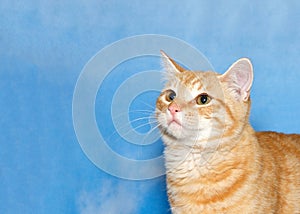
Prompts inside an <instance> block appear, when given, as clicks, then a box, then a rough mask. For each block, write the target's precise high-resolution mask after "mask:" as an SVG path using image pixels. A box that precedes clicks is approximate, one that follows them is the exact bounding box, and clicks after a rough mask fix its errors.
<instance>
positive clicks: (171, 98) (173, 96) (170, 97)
mask: <svg viewBox="0 0 300 214" xmlns="http://www.w3.org/2000/svg"><path fill="white" fill-rule="evenodd" d="M175 97H176V93H175V92H174V91H170V94H169V100H174V99H175Z"/></svg>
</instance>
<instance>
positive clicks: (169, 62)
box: [160, 50, 185, 74]
mask: <svg viewBox="0 0 300 214" xmlns="http://www.w3.org/2000/svg"><path fill="white" fill-rule="evenodd" d="M160 53H161V56H162V57H161V58H162V63H163V66H164V68H165V69H166V71H167V72H168V73H170V74H174V73H180V72H183V71H185V69H184V68H183V67H181V66H180V65H178V64H177V63H176V62H175V60H173V59H172V58H170V57H169V56H168V55H167V54H166V53H165V52H164V51H162V50H161V51H160Z"/></svg>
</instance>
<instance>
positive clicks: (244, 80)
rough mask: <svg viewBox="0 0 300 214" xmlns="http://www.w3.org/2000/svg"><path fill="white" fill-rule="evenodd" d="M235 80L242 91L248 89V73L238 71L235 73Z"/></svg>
mask: <svg viewBox="0 0 300 214" xmlns="http://www.w3.org/2000/svg"><path fill="white" fill-rule="evenodd" d="M236 78H237V81H238V83H239V85H240V87H241V89H242V90H243V91H248V87H249V74H248V72H246V71H244V72H243V71H240V72H237V74H236Z"/></svg>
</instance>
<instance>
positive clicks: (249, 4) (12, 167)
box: [0, 0, 300, 213]
mask: <svg viewBox="0 0 300 214" xmlns="http://www.w3.org/2000/svg"><path fill="white" fill-rule="evenodd" d="M299 20H300V3H299V1H296V0H295V1H290V0H288V1H286V0H285V1H284V0H283V1H278V0H273V1H208V0H207V1H198V0H194V1H186V2H183V1H136V0H135V1H116V0H111V1H104V0H102V1H95V0H91V1H80V0H75V1H66V0H62V1H34V0H29V1H26V2H25V1H15V0H2V1H1V2H0V112H1V116H0V128H1V129H0V130H1V135H0V213H168V212H169V211H168V210H169V207H168V203H167V197H166V193H165V184H164V177H160V178H156V179H153V180H148V181H127V180H122V179H118V178H115V177H112V176H110V175H108V174H106V173H105V172H103V171H101V170H100V169H99V168H97V167H96V166H95V165H93V163H91V162H90V161H89V159H88V158H87V157H86V156H85V154H84V153H83V152H82V150H81V148H80V145H79V143H78V141H77V139H76V135H75V132H74V129H73V124H72V96H73V92H74V87H75V84H76V81H77V78H78V77H79V75H80V72H81V70H82V69H83V67H84V65H85V64H86V63H87V62H88V60H89V59H90V58H91V57H92V56H93V55H95V54H96V53H97V52H98V51H99V50H101V49H102V48H103V47H105V46H107V45H109V44H111V43H112V42H115V41H117V40H119V39H122V38H124V37H128V36H134V35H138V34H149V33H150V34H164V35H169V36H173V37H177V38H180V39H182V40H184V41H186V42H188V43H189V44H191V45H193V46H195V47H196V48H197V49H198V50H199V51H201V52H202V53H203V54H204V55H205V56H206V57H207V58H208V59H209V61H210V62H211V63H212V65H213V66H214V68H215V70H216V71H219V72H220V73H223V72H224V71H225V70H226V69H227V68H228V67H229V65H230V64H231V63H233V62H234V61H235V60H237V59H238V58H240V57H249V58H251V60H252V62H253V64H254V72H255V80H254V85H253V88H252V101H253V105H252V113H251V122H252V124H253V126H254V128H255V129H256V130H276V131H280V132H288V133H293V132H298V133H299V132H300V121H299V118H300V111H299V109H300V101H299V94H298V92H299V89H300V85H299V80H300V72H299V70H300V65H299V56H300V39H299V38H300V26H299V25H300V24H299V23H300V22H299ZM158 63H159V62H158ZM104 104H105V103H104ZM97 105H98V108H99V103H97ZM100 107H101V105H100Z"/></svg>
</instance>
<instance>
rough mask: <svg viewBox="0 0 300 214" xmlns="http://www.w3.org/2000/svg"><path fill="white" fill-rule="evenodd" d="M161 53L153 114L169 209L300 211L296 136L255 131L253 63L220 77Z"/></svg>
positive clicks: (244, 62)
mask: <svg viewBox="0 0 300 214" xmlns="http://www.w3.org/2000/svg"><path fill="white" fill-rule="evenodd" d="M162 55H163V63H164V66H165V69H166V70H167V72H166V74H167V83H166V86H165V89H164V90H163V92H162V93H161V95H160V96H159V97H158V99H157V105H156V117H157V120H158V122H159V126H160V130H161V133H162V139H163V141H164V143H165V145H166V148H165V160H166V163H165V164H166V170H167V187H168V197H169V201H170V205H171V210H172V213H187V214H193V213H300V135H286V134H279V133H275V132H255V131H254V130H253V128H252V127H251V125H250V124H249V112H250V95H249V94H250V88H251V85H252V80H253V70H252V65H251V62H250V61H249V60H248V59H245V58H243V59H240V60H238V61H237V62H235V63H234V64H233V65H232V66H231V67H230V68H229V69H228V70H227V72H226V73H225V74H223V75H220V74H217V73H215V72H211V71H208V72H192V71H188V70H185V69H184V68H182V67H181V66H179V65H178V64H176V62H175V61H174V60H172V59H171V58H169V57H168V56H167V55H166V54H165V53H163V52H162Z"/></svg>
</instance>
